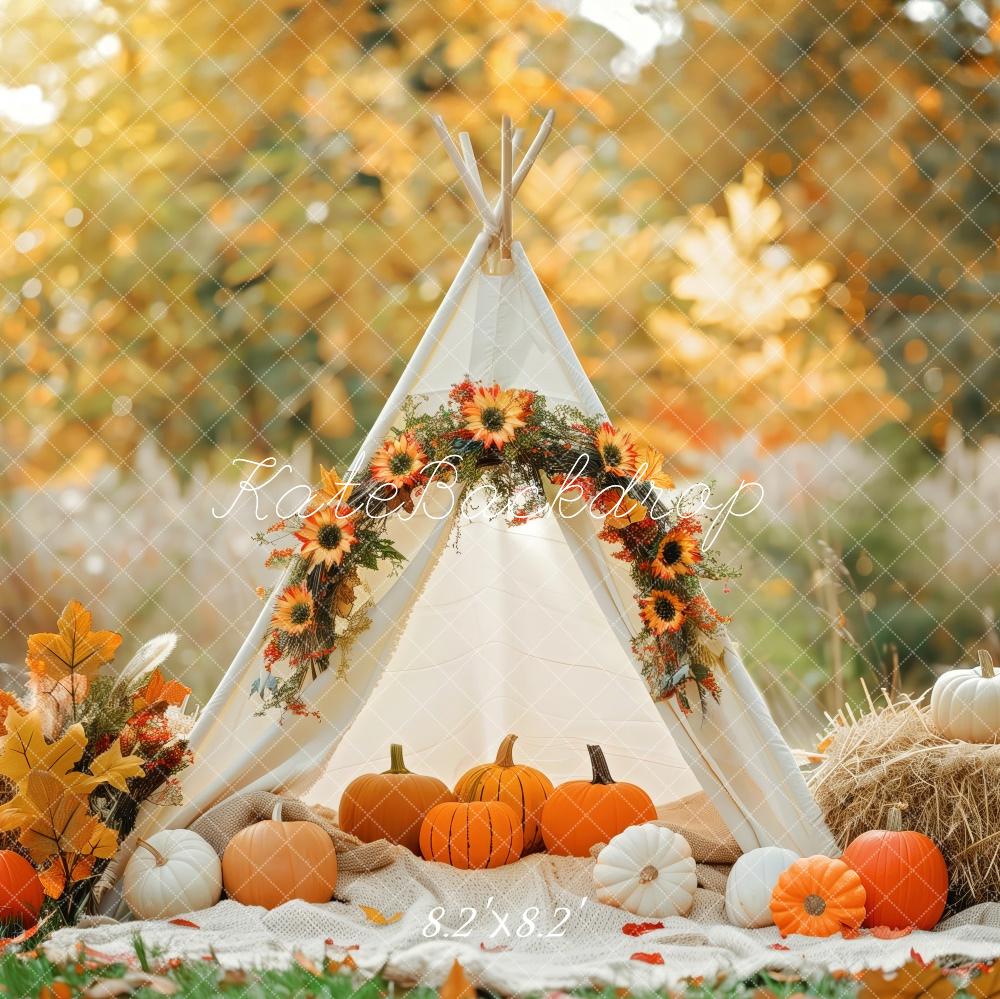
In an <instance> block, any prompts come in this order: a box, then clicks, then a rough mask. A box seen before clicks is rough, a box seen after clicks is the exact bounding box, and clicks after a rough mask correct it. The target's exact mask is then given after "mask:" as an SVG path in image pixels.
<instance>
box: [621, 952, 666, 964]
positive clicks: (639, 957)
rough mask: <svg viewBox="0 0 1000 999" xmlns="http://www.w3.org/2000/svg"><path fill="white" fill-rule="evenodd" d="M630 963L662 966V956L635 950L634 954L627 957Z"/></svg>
mask: <svg viewBox="0 0 1000 999" xmlns="http://www.w3.org/2000/svg"><path fill="white" fill-rule="evenodd" d="M629 960H630V961H641V962H642V963H643V964H663V963H664V961H663V955H662V954H656V953H647V952H645V951H641V950H637V951H636V952H635V953H634V954H632V955H631V957H629Z"/></svg>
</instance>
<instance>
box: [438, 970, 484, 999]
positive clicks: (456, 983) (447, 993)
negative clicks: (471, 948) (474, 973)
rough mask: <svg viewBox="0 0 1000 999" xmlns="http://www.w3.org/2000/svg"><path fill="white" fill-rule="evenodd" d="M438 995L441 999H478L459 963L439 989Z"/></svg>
mask: <svg viewBox="0 0 1000 999" xmlns="http://www.w3.org/2000/svg"><path fill="white" fill-rule="evenodd" d="M438 995H439V996H440V999H476V990H475V988H474V987H473V985H472V982H470V981H469V976H468V975H467V974H466V973H465V968H463V967H462V965H461V964H460V963H459V962H458V961H456V962H455V963H454V964H453V965H452V966H451V971H449V972H448V977H447V978H446V979H445V980H444V981H443V982H442V983H441V987H440V988H439V989H438Z"/></svg>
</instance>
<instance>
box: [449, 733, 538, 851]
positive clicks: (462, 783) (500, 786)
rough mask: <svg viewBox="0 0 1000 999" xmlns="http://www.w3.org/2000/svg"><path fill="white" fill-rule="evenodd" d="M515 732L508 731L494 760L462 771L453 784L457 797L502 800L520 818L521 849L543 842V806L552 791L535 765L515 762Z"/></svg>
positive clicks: (474, 799)
mask: <svg viewBox="0 0 1000 999" xmlns="http://www.w3.org/2000/svg"><path fill="white" fill-rule="evenodd" d="M516 740H517V736H516V735H508V736H507V738H506V739H504V741H503V742H501V743H500V748H499V749H498V750H497V758H496V762H495V763H484V764H482V765H481V766H478V767H473V768H472V769H471V770H469V771H468V772H467V773H465V774H463V775H462V776H461V777H460V778H459V779H458V783H457V784H456V785H455V794H456V795H457V796H458V800H459V801H502V802H503V803H504V804H505V805H510V807H511V808H512V809H513V810H514V814H515V815H517V816H518V818H519V819H520V820H521V831H522V833H523V834H524V852H525V853H527V852H528V851H529V850H534V849H537V848H538V847H540V846H541V845H542V807H543V806H544V805H545V801H546V799H547V798H548V796H549V795H550V794H551V793H552V781H550V780H549V779H548V777H546V776H545V774H543V773H542V772H541V770H536V769H535V768H534V767H526V766H524V765H523V764H519V763H515V762H514V742H515V741H516Z"/></svg>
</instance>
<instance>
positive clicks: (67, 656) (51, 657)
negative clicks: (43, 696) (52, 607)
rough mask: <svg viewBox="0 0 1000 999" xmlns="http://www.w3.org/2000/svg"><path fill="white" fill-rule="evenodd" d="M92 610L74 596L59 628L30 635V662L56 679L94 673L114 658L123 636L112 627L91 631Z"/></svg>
mask: <svg viewBox="0 0 1000 999" xmlns="http://www.w3.org/2000/svg"><path fill="white" fill-rule="evenodd" d="M91 623H92V620H91V616H90V612H89V611H88V610H87V609H86V608H85V607H84V606H83V604H81V603H80V602H79V601H77V600H71V601H70V602H69V603H68V604H67V605H66V608H65V609H64V610H63V612H62V614H61V615H60V616H59V632H58V634H51V633H47V632H39V633H37V634H34V635H29V636H28V665H29V667H30V668H31V669H32V671H33V672H36V673H37V672H39V671H42V672H44V675H45V676H47V677H49V678H50V679H53V680H61V679H63V678H64V677H71V678H72V677H76V676H77V675H81V676H84V677H86V678H88V679H89V678H91V677H93V676H94V675H95V674H96V673H97V671H98V670H99V669H100V668H101V667H102V666H103V665H104V664H105V663H109V662H111V660H112V659H114V657H115V652H117V651H118V646H119V645H121V641H122V636H121V635H119V634H116V633H115V632H113V631H91V630H90V626H91Z"/></svg>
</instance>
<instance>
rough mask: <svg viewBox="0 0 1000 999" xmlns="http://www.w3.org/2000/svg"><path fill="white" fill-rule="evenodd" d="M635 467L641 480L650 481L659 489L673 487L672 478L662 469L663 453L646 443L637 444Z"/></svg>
mask: <svg viewBox="0 0 1000 999" xmlns="http://www.w3.org/2000/svg"><path fill="white" fill-rule="evenodd" d="M635 453H636V459H635V467H636V469H637V470H638V472H639V478H640V479H641V480H642V481H643V482H651V483H652V484H653V485H654V486H659V487H660V488H661V489H673V488H674V480H673V479H672V478H670V476H669V475H667V473H666V472H664V471H663V455H662V454H661V453H660V452H659V451H657V450H656V448H655V447H650V446H649V445H648V444H637V445H636V448H635Z"/></svg>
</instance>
